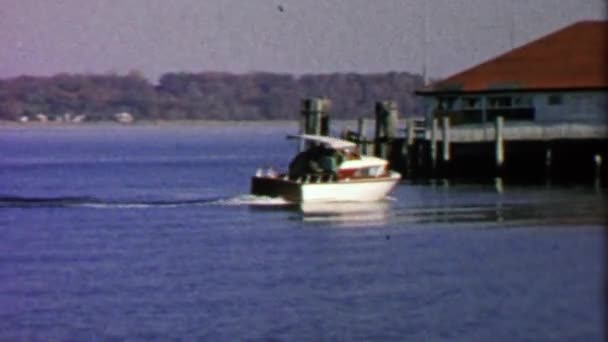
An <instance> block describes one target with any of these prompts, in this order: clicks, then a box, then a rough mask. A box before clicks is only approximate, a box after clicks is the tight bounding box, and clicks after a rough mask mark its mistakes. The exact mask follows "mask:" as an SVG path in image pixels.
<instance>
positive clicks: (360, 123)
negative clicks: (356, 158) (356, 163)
mask: <svg viewBox="0 0 608 342" xmlns="http://www.w3.org/2000/svg"><path fill="white" fill-rule="evenodd" d="M365 130H366V127H365V119H364V118H359V119H358V120H357V135H358V136H359V138H358V139H359V141H357V143H358V144H359V149H360V151H359V152H361V154H363V155H366V154H367V138H366V137H365Z"/></svg>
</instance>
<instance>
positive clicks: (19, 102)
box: [0, 72, 422, 121]
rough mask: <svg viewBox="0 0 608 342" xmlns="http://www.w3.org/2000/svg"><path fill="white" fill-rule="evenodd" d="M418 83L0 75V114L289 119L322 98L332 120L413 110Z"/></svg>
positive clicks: (406, 78)
mask: <svg viewBox="0 0 608 342" xmlns="http://www.w3.org/2000/svg"><path fill="white" fill-rule="evenodd" d="M421 86H422V78H421V77H420V76H419V75H414V74H410V73H406V72H388V73H379V74H356V73H332V74H316V75H312V74H311V75H301V76H294V75H291V74H277V73H266V72H256V73H248V74H230V73H219V72H204V73H167V74H164V75H163V76H162V77H161V78H160V79H159V81H158V84H153V83H151V82H150V81H148V80H147V79H146V78H144V77H142V76H141V74H140V73H138V72H132V73H129V74H126V75H115V74H107V75H90V74H87V75H83V74H58V75H55V76H48V77H34V76H20V77H15V78H11V79H3V80H1V79H0V119H2V120H19V119H20V118H23V117H29V118H33V117H35V116H36V115H38V114H44V115H47V116H49V117H54V116H61V115H65V114H66V113H70V114H72V115H85V116H86V118H87V120H88V121H104V120H111V119H112V118H113V116H114V115H115V114H116V113H120V112H127V113H131V114H132V115H133V117H134V118H135V119H136V120H269V119H296V118H298V117H299V111H300V100H301V99H302V98H306V97H328V98H330V99H331V101H332V106H331V116H332V117H333V118H337V119H353V118H358V117H371V116H372V115H373V110H374V103H375V102H376V101H381V100H389V99H390V100H394V101H397V103H398V105H399V110H400V112H401V113H402V115H415V114H419V113H420V112H421V103H420V100H419V99H417V98H416V97H415V95H414V90H415V89H417V88H420V87H421Z"/></svg>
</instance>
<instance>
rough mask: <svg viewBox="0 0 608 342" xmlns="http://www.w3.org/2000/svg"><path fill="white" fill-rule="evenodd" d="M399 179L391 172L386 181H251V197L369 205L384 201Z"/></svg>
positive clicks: (299, 201)
mask: <svg viewBox="0 0 608 342" xmlns="http://www.w3.org/2000/svg"><path fill="white" fill-rule="evenodd" d="M400 179H401V176H400V175H399V173H397V172H391V173H390V175H389V176H386V177H374V178H364V179H350V180H348V179H345V180H338V181H330V182H314V181H313V182H297V181H292V180H285V179H282V178H274V177H265V176H262V177H253V178H252V181H251V192H252V193H253V194H254V195H262V196H270V197H282V198H284V199H285V200H288V201H290V202H295V203H313V202H370V201H378V200H381V199H383V198H385V197H386V195H388V194H389V193H390V192H391V190H393V188H394V187H395V185H397V183H398V182H399V180H400Z"/></svg>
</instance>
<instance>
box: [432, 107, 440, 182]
mask: <svg viewBox="0 0 608 342" xmlns="http://www.w3.org/2000/svg"><path fill="white" fill-rule="evenodd" d="M438 133H439V125H438V122H437V118H433V121H432V123H431V173H432V174H433V176H434V174H435V167H436V166H437V135H438Z"/></svg>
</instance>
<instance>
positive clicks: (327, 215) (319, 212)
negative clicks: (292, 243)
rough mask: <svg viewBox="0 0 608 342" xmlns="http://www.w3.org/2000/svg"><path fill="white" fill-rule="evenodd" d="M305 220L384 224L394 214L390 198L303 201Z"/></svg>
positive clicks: (367, 224) (302, 210)
mask: <svg viewBox="0 0 608 342" xmlns="http://www.w3.org/2000/svg"><path fill="white" fill-rule="evenodd" d="M298 209H299V211H300V212H301V214H302V220H303V221H304V222H332V223H338V224H339V223H349V224H353V223H357V222H358V223H364V224H365V225H366V226H369V225H384V224H386V223H387V222H388V220H389V216H390V215H391V214H392V213H391V211H390V209H391V206H390V202H389V201H388V200H385V201H378V202H342V203H340V202H335V203H302V204H300V205H299V207H298Z"/></svg>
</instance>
